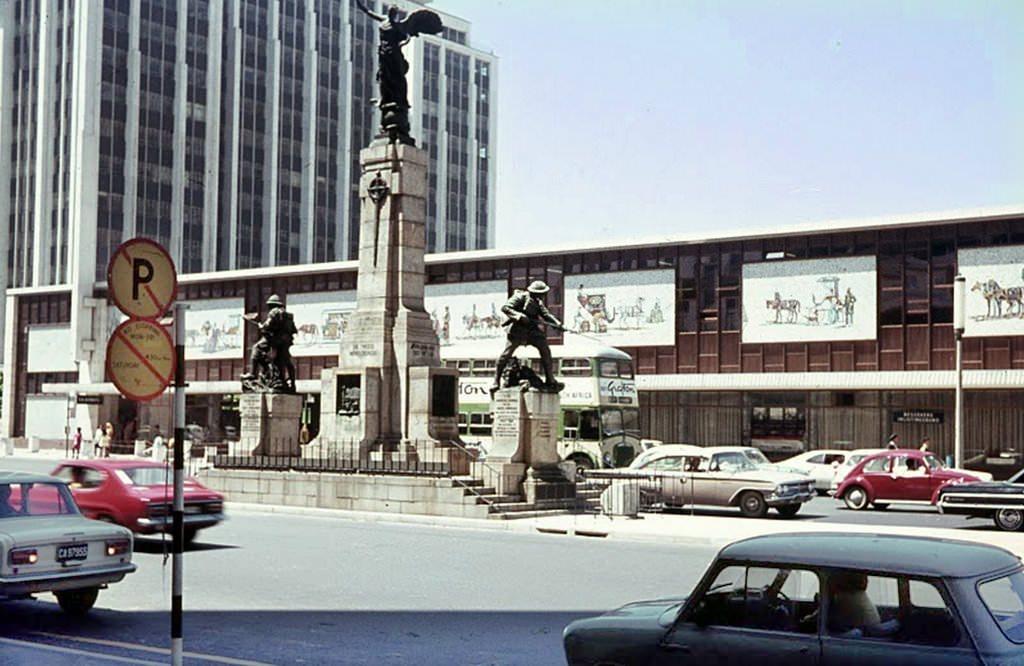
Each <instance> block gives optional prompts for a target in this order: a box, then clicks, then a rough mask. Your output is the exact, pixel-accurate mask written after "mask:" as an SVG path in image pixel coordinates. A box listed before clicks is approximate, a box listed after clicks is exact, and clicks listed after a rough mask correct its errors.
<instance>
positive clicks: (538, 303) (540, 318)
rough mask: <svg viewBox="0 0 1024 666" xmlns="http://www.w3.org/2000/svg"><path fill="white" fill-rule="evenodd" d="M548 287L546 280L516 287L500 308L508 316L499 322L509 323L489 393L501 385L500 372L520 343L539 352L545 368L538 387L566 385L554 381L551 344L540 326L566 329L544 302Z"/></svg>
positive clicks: (554, 390) (547, 388) (548, 389)
mask: <svg viewBox="0 0 1024 666" xmlns="http://www.w3.org/2000/svg"><path fill="white" fill-rule="evenodd" d="M548 291H550V288H549V287H548V285H547V284H545V283H544V282H542V281H541V280H536V281H534V282H532V283H531V284H530V286H529V287H527V288H526V291H523V290H521V289H517V290H516V291H515V293H513V294H512V297H511V298H509V299H508V302H507V303H505V305H503V306H501V311H502V312H503V313H505V315H506V316H507V317H508V321H506V322H505V323H504V324H502V326H508V327H509V330H508V339H507V341H506V343H505V350H504V351H503V352H501V356H499V357H498V366H497V368H495V373H494V386H492V387H491V393H494V391H496V390H498V389H499V388H501V380H502V373H503V372H504V371H505V366H506V365H508V363H509V361H510V360H511V358H512V354H513V353H515V351H516V349H518V348H519V347H522V346H530V347H534V348H536V350H537V351H538V352H539V353H540V363H541V368H543V370H544V384H543V386H542V387H541V388H540V389H539V390H541V391H546V392H551V393H557V392H559V391H561V390H562V389H563V388H565V385H564V384H562V383H561V382H558V381H555V373H554V367H553V362H552V360H551V347H549V346H548V341H547V337H546V335H545V333H544V329H543V328H541V326H551V327H553V328H556V329H558V330H560V331H564V330H566V329H565V327H564V326H562V322H560V321H558V319H557V318H556V317H555V316H554V315H553V314H551V312H550V311H549V310H548V308H547V306H546V305H544V295H545V294H547V293H548Z"/></svg>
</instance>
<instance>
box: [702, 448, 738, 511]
mask: <svg viewBox="0 0 1024 666" xmlns="http://www.w3.org/2000/svg"><path fill="white" fill-rule="evenodd" d="M743 465H744V459H743V454H742V453H740V452H738V451H727V452H723V453H716V454H714V455H713V456H712V457H711V462H710V464H709V467H708V469H709V473H708V474H707V475H706V476H707V478H708V479H709V483H705V484H703V492H701V493H700V496H701V498H702V499H697V500H696V501H697V503H698V504H712V505H715V506H728V504H729V500H730V499H731V498H732V496H733V495H735V494H736V492H737V491H738V490H739V489H740V487H741V486H742V485H744V484H745V483H746V480H745V479H737V478H736V476H735V475H736V473H737V471H739V470H740V469H742V468H743Z"/></svg>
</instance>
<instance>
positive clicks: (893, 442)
mask: <svg viewBox="0 0 1024 666" xmlns="http://www.w3.org/2000/svg"><path fill="white" fill-rule="evenodd" d="M885 448H887V449H898V448H900V436H899V435H897V434H896V433H892V434H891V435H889V441H888V442H886V443H885Z"/></svg>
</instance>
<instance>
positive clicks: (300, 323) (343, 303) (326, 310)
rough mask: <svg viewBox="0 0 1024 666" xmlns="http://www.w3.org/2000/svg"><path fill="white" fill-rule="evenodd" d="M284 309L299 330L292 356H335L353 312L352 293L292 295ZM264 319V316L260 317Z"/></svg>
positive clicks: (353, 294)
mask: <svg viewBox="0 0 1024 666" xmlns="http://www.w3.org/2000/svg"><path fill="white" fill-rule="evenodd" d="M285 308H286V309H287V310H288V311H289V312H291V313H292V317H293V318H294V319H295V328H297V329H298V330H299V332H298V334H297V335H296V336H295V341H294V342H293V343H292V349H291V352H292V356H332V355H333V356H336V355H337V354H338V352H339V350H340V344H341V336H342V335H344V334H345V329H346V328H347V327H348V317H349V315H350V314H352V312H354V311H355V309H356V292H355V290H354V289H352V290H349V291H328V292H324V293H319V294H293V295H289V296H288V297H287V299H286V300H285ZM260 315H261V316H264V317H265V316H266V313H260Z"/></svg>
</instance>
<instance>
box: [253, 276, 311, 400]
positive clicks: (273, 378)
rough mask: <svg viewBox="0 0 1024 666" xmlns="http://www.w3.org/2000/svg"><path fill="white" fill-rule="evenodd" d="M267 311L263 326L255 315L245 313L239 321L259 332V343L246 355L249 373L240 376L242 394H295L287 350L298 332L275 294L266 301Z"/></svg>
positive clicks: (291, 367) (293, 366) (293, 374)
mask: <svg viewBox="0 0 1024 666" xmlns="http://www.w3.org/2000/svg"><path fill="white" fill-rule="evenodd" d="M267 305H268V306H270V311H269V312H268V313H267V318H266V320H265V321H263V323H260V321H259V313H246V314H245V315H243V319H245V321H247V322H249V323H250V324H252V325H253V326H256V327H258V328H259V330H260V339H259V340H258V341H256V344H254V345H253V346H252V351H251V353H250V355H249V366H250V369H249V372H248V373H246V374H244V375H242V390H243V391H245V392H268V393H295V364H294V363H293V362H292V354H291V351H290V350H291V346H292V342H293V341H294V340H295V335H296V334H297V333H298V329H297V328H296V327H295V319H294V318H293V317H292V313H290V312H287V311H286V310H285V309H284V302H283V301H282V300H281V297H280V296H278V295H277V294H273V295H272V296H271V297H270V298H268V299H267Z"/></svg>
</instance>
